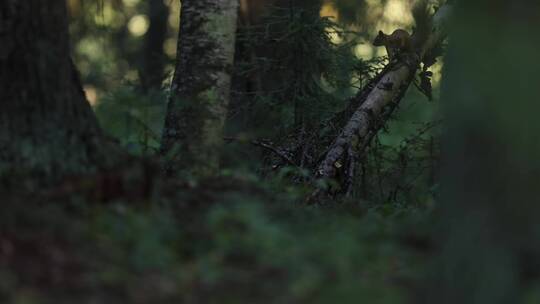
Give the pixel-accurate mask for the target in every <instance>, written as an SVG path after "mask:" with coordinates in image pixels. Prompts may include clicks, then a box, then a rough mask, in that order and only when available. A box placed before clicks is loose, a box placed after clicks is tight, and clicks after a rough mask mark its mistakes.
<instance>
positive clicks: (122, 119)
mask: <svg viewBox="0 0 540 304" xmlns="http://www.w3.org/2000/svg"><path fill="white" fill-rule="evenodd" d="M165 100H166V94H165V92H160V91H149V92H148V93H141V92H138V91H137V89H136V88H135V87H131V86H124V87H121V88H119V89H117V90H115V91H113V92H111V93H109V95H107V96H106V97H105V98H103V100H102V101H101V102H100V103H99V105H98V106H97V107H96V108H95V112H96V115H97V117H98V119H99V122H100V124H101V126H102V127H103V128H104V129H105V130H107V132H108V133H109V134H110V135H112V136H114V137H115V138H117V139H118V140H119V141H120V144H121V145H122V146H123V147H125V148H126V149H127V150H128V151H129V152H130V153H132V154H136V155H144V156H149V155H154V154H155V152H157V150H158V149H159V145H160V140H161V128H162V127H163V119H164V117H165Z"/></svg>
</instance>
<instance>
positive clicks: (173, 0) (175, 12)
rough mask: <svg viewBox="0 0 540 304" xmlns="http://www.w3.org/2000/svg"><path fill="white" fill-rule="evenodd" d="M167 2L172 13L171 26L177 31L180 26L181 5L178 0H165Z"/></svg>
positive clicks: (170, 15) (170, 17)
mask: <svg viewBox="0 0 540 304" xmlns="http://www.w3.org/2000/svg"><path fill="white" fill-rule="evenodd" d="M165 1H166V2H167V5H168V6H169V10H170V14H169V19H168V23H169V27H170V28H172V29H174V30H175V31H177V30H178V28H179V27H180V9H181V5H180V4H179V3H178V1H177V0H165Z"/></svg>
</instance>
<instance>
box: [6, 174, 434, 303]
mask: <svg viewBox="0 0 540 304" xmlns="http://www.w3.org/2000/svg"><path fill="white" fill-rule="evenodd" d="M83 184H85V185H87V186H86V187H89V188H88V189H85V191H81V189H77V188H76V187H75V188H74V187H63V188H62V189H61V191H60V192H61V193H60V194H61V195H56V194H58V192H59V190H58V189H56V190H54V191H52V192H47V191H46V193H48V194H47V195H45V194H43V193H44V192H40V193H41V194H39V195H38V194H35V193H34V194H30V193H27V194H25V195H21V194H20V193H16V194H14V193H7V192H6V193H4V194H3V195H2V200H3V201H2V212H1V213H0V302H1V303H16V304H19V303H20V304H22V303H24V304H33V303H56V304H58V303H361V302H364V303H388V304H397V303H404V302H405V300H406V298H407V297H408V296H411V294H412V293H413V292H412V291H414V288H415V286H417V284H416V283H417V282H418V280H419V278H420V276H421V275H422V274H423V273H424V271H425V269H426V266H427V263H428V262H427V261H428V260H429V256H431V253H430V252H431V251H430V250H429V248H428V247H429V246H427V244H426V243H425V241H426V240H427V235H425V234H422V233H427V231H429V230H428V229H426V225H429V222H430V216H429V215H430V212H429V211H426V210H420V209H418V208H412V207H404V206H397V205H395V204H387V205H377V206H372V207H366V206H365V205H363V204H358V203H352V202H348V203H340V204H333V205H330V206H312V207H308V206H304V205H302V204H300V203H298V202H297V200H296V199H294V195H292V194H291V193H290V192H284V190H278V189H286V188H281V187H275V185H272V184H265V183H262V182H260V181H251V180H242V179H238V178H231V177H221V178H214V179H209V180H204V181H198V182H195V181H191V182H176V183H174V185H172V184H170V185H168V186H163V185H162V189H167V190H162V191H160V193H159V194H157V195H156V194H155V193H154V194H151V195H148V196H145V197H139V198H137V197H133V196H128V195H125V194H123V195H120V196H117V197H114V198H113V199H107V200H104V199H103V197H95V196H93V197H91V199H90V198H89V196H88V195H85V194H84V193H85V192H86V193H87V192H89V191H91V192H96V191H98V189H95V188H93V187H94V186H95V184H92V183H83ZM88 185H90V186H88ZM100 191H102V190H100ZM134 191H135V190H134ZM50 193H53V194H55V195H50ZM92 200H94V201H92Z"/></svg>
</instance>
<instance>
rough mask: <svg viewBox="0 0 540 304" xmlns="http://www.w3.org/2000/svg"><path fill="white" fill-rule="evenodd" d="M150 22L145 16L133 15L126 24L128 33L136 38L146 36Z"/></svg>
mask: <svg viewBox="0 0 540 304" xmlns="http://www.w3.org/2000/svg"><path fill="white" fill-rule="evenodd" d="M149 26H150V22H149V21H148V17H147V16H146V15H135V16H133V17H132V18H131V19H130V20H129V22H128V29H129V32H130V33H131V34H132V35H133V36H136V37H139V36H142V35H144V34H146V31H148V27H149Z"/></svg>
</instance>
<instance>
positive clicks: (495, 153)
mask: <svg viewBox="0 0 540 304" xmlns="http://www.w3.org/2000/svg"><path fill="white" fill-rule="evenodd" d="M455 16H456V17H457V18H456V20H454V22H453V31H452V32H451V44H450V49H449V52H448V55H447V57H446V59H447V60H446V63H445V71H444V73H443V75H445V76H444V77H445V78H444V80H443V87H442V101H443V104H444V107H445V111H446V121H447V126H446V128H445V129H446V130H447V133H446V136H445V141H444V143H443V144H444V149H445V150H444V151H445V152H444V154H443V156H444V162H443V173H444V175H443V188H442V189H443V193H442V194H443V197H442V202H441V205H440V210H439V213H440V214H439V229H438V230H437V233H436V234H435V239H436V240H442V241H443V244H442V255H441V257H440V259H439V260H438V263H437V266H436V267H435V268H434V271H433V274H432V277H430V279H429V284H428V285H429V286H430V287H431V288H430V290H429V292H428V296H427V298H426V299H424V301H422V303H440V304H446V303H448V304H450V303H452V304H453V303H460V304H469V303H470V304H473V303H474V304H488V303H489V304H497V303H501V304H503V303H538V301H539V298H538V279H539V278H540V277H539V273H538V271H539V270H540V269H539V266H540V263H539V262H540V243H539V242H538V240H539V239H540V229H539V228H538V227H539V226H538V214H540V204H538V198H539V197H540V187H539V183H540V158H539V155H540V120H539V119H538V113H540V103H539V102H538V101H539V100H540V92H539V91H538V84H539V83H540V74H539V73H538V71H539V70H540V61H539V60H538V50H539V49H540V35H537V34H536V33H535V32H534V30H533V31H531V29H538V28H540V3H539V2H538V1H526V0H516V1H503V0H495V1H493V0H490V1H488V0H468V1H461V2H460V4H459V5H458V7H457V10H456V12H455ZM531 283H535V284H536V285H534V284H531ZM535 287H536V289H535Z"/></svg>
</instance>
